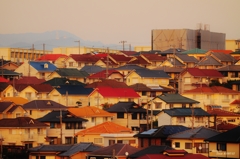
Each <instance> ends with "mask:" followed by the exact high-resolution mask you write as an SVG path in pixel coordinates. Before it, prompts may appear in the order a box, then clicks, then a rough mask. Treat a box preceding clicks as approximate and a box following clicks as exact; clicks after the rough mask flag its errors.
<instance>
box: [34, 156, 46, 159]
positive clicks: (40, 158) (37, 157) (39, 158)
mask: <svg viewBox="0 0 240 159" xmlns="http://www.w3.org/2000/svg"><path fill="white" fill-rule="evenodd" d="M36 159H46V156H36Z"/></svg>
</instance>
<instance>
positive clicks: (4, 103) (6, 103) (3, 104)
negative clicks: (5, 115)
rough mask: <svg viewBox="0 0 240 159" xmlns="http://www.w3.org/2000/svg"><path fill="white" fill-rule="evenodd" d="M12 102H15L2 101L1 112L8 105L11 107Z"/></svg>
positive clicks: (0, 103) (0, 104)
mask: <svg viewBox="0 0 240 159" xmlns="http://www.w3.org/2000/svg"><path fill="white" fill-rule="evenodd" d="M12 104H14V103H13V102H9V101H8V102H6V101H3V102H0V112H4V111H5V110H6V109H7V108H8V107H10V106H11V105H12Z"/></svg>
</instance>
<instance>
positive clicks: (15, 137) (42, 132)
mask: <svg viewBox="0 0 240 159" xmlns="http://www.w3.org/2000/svg"><path fill="white" fill-rule="evenodd" d="M47 127H48V125H46V124H44V123H41V122H39V121H37V120H35V119H32V118H30V117H17V118H5V119H1V120H0V132H1V133H0V134H1V138H2V139H3V140H2V142H1V146H3V147H4V146H6V147H7V146H10V145H11V147H12V148H14V146H22V148H23V149H24V147H25V149H26V150H27V149H28V148H31V147H35V146H39V145H42V144H48V142H46V140H45V137H46V128H47Z"/></svg>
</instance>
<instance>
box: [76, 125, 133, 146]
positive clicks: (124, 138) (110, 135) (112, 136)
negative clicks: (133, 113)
mask: <svg viewBox="0 0 240 159" xmlns="http://www.w3.org/2000/svg"><path fill="white" fill-rule="evenodd" d="M75 135H76V136H77V142H86V141H88V142H93V143H95V144H98V145H102V146H109V145H112V144H115V143H124V144H129V145H131V144H133V145H135V144H137V140H136V139H135V138H134V137H133V135H135V133H133V132H132V131H131V129H129V128H127V127H125V126H121V125H119V124H116V123H113V122H109V121H107V122H104V123H101V124H98V125H96V126H93V127H90V128H87V129H85V130H81V131H77V132H76V133H75Z"/></svg>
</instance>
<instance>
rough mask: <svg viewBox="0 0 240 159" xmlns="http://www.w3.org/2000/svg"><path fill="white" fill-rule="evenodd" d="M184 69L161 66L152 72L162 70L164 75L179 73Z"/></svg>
mask: <svg viewBox="0 0 240 159" xmlns="http://www.w3.org/2000/svg"><path fill="white" fill-rule="evenodd" d="M184 69H185V68H182V67H168V66H161V67H157V68H154V69H152V70H163V71H164V72H166V73H181V72H182V71H183V70H184Z"/></svg>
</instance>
